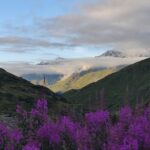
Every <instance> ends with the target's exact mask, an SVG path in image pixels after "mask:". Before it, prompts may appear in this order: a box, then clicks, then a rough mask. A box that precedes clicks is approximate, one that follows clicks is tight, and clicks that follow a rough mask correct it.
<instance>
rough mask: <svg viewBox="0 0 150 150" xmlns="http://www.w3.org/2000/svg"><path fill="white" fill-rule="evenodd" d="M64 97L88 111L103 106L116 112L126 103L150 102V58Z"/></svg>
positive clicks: (72, 91) (68, 93)
mask: <svg viewBox="0 0 150 150" xmlns="http://www.w3.org/2000/svg"><path fill="white" fill-rule="evenodd" d="M64 97H65V98H67V99H68V101H69V102H71V103H73V104H80V105H81V106H82V107H84V108H86V109H96V108H97V107H100V106H102V105H105V106H106V107H107V108H109V109H111V110H114V109H117V108H118V107H119V106H120V105H122V104H124V103H129V104H131V105H133V106H135V105H136V103H149V102H150V58H148V59H145V60H143V61H140V62H137V63H135V64H133V65H130V66H128V67H125V68H123V69H121V70H120V71H118V72H115V73H113V74H111V75H108V76H107V77H105V78H104V79H102V80H99V81H97V82H95V83H92V84H89V85H88V86H86V87H84V88H82V89H79V90H70V91H68V92H66V93H64Z"/></svg>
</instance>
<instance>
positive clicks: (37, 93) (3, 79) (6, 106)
mask: <svg viewBox="0 0 150 150" xmlns="http://www.w3.org/2000/svg"><path fill="white" fill-rule="evenodd" d="M0 89H1V90H0V113H1V112H12V111H13V112H14V111H15V108H16V104H23V105H24V106H25V107H27V108H28V107H29V106H31V105H32V104H33V103H34V101H35V100H36V99H38V98H40V97H42V93H44V94H45V97H46V98H47V99H48V102H49V106H50V107H51V108H52V106H55V105H57V104H58V103H60V104H59V105H62V104H63V101H64V99H63V98H60V97H58V96H57V95H56V94H55V93H53V92H52V91H50V90H49V89H48V88H45V87H42V86H35V85H33V84H31V83H30V82H28V81H26V80H24V79H22V78H20V77H17V76H14V75H12V74H10V73H8V72H6V71H5V70H3V69H0ZM61 103H62V104H61Z"/></svg>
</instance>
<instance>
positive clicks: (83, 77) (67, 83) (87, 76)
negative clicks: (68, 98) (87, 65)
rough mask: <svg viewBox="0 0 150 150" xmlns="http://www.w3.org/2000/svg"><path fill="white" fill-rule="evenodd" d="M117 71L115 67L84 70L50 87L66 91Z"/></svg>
mask: <svg viewBox="0 0 150 150" xmlns="http://www.w3.org/2000/svg"><path fill="white" fill-rule="evenodd" d="M115 71H116V69H115V68H110V69H107V68H105V69H101V70H99V69H98V70H95V69H92V70H87V71H83V72H81V73H76V74H73V75H71V76H70V77H68V78H66V79H64V80H60V81H57V82H56V83H55V84H53V85H51V86H49V88H50V89H51V90H53V91H54V92H66V91H68V90H71V89H80V88H83V87H84V86H86V85H88V84H90V83H93V82H96V81H98V80H100V79H102V78H104V77H105V76H107V75H109V74H111V73H113V72H115Z"/></svg>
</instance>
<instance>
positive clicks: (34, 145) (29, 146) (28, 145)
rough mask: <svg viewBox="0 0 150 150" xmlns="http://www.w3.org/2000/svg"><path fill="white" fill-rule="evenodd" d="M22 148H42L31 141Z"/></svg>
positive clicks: (28, 149) (35, 149) (33, 149)
mask: <svg viewBox="0 0 150 150" xmlns="http://www.w3.org/2000/svg"><path fill="white" fill-rule="evenodd" d="M22 150H40V148H39V147H38V146H37V145H36V144H34V143H29V144H26V145H25V146H24V147H23V149H22Z"/></svg>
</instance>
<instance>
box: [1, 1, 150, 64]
mask: <svg viewBox="0 0 150 150" xmlns="http://www.w3.org/2000/svg"><path fill="white" fill-rule="evenodd" d="M149 14H150V1H149V0H142V1H141V0H125V1H122V0H0V62H20V61H22V62H33V63H35V62H39V61H41V60H50V59H55V58H57V57H64V58H79V57H94V56H97V55H100V54H101V53H102V52H104V51H106V50H108V49H115V50H121V51H124V52H126V53H131V54H137V53H141V54H142V53H149V52H150V49H149V47H150V28H149V26H150V16H149Z"/></svg>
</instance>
